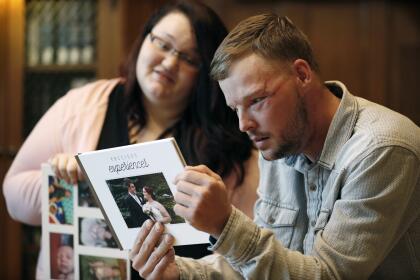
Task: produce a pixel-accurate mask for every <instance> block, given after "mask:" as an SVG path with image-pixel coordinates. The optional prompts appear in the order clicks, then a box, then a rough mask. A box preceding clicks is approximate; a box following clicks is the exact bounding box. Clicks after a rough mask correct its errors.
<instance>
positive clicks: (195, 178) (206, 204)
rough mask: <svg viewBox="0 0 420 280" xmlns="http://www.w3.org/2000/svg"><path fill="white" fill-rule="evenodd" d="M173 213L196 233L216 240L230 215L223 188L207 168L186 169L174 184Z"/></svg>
mask: <svg viewBox="0 0 420 280" xmlns="http://www.w3.org/2000/svg"><path fill="white" fill-rule="evenodd" d="M174 183H175V184H176V186H177V190H178V191H177V192H176V194H175V197H174V198H175V201H176V203H177V204H176V205H175V207H174V210H175V213H176V214H177V215H179V216H181V217H183V218H184V219H185V220H187V221H188V222H189V223H190V224H191V225H192V226H193V227H195V228H196V229H198V230H201V231H204V232H207V233H209V234H211V235H212V236H214V237H216V238H217V237H219V236H220V234H221V233H222V231H223V228H224V227H225V225H226V223H227V221H228V219H229V216H230V214H231V212H232V206H231V205H230V202H229V199H228V193H227V189H226V186H225V184H224V183H223V181H222V179H221V178H220V176H219V175H218V174H216V173H214V172H213V171H211V170H210V169H209V168H208V167H207V166H204V165H199V166H194V167H192V166H187V167H186V168H185V170H184V171H183V172H182V173H180V174H178V176H177V177H176V178H175V182H174Z"/></svg>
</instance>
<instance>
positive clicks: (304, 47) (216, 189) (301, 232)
mask: <svg viewBox="0 0 420 280" xmlns="http://www.w3.org/2000/svg"><path fill="white" fill-rule="evenodd" d="M212 76H213V78H215V79H217V80H218V81H219V84H220V86H221V88H222V90H223V93H224V95H225V98H226V103H227V105H228V106H229V107H231V108H232V109H233V110H235V111H236V112H237V115H238V118H239V127H240V129H241V130H242V131H244V132H246V133H247V134H248V135H249V137H250V138H251V139H252V140H253V141H254V143H255V146H256V147H257V148H258V149H259V150H260V152H261V157H260V172H261V173H260V174H261V180H260V186H259V196H260V198H259V200H258V201H257V203H256V207H255V219H254V223H253V222H252V221H250V220H249V219H248V218H247V217H246V216H245V215H244V214H242V213H241V212H239V211H238V210H237V209H235V208H234V207H232V206H231V205H229V203H228V202H227V194H226V188H225V186H224V184H223V182H222V180H221V179H220V177H219V176H218V175H217V174H215V173H214V172H213V171H211V170H209V169H208V168H207V167H205V166H196V167H187V168H186V169H185V171H184V172H183V173H181V174H179V175H178V176H177V178H176V180H175V183H176V185H177V190H178V192H177V193H176V195H175V200H176V202H177V204H176V206H175V208H174V209H175V211H176V213H177V214H178V215H180V216H182V217H184V218H185V219H186V220H188V221H189V222H190V223H191V225H193V226H194V227H196V228H197V229H199V230H203V231H206V232H208V233H210V234H211V236H212V237H211V242H212V246H211V249H212V250H213V251H215V252H217V253H218V254H219V255H218V256H213V260H212V261H211V262H209V261H208V260H199V261H194V260H187V259H183V258H176V259H175V257H174V254H173V249H172V248H171V244H172V242H173V238H172V237H171V236H165V238H163V239H162V240H163V242H161V241H159V238H160V236H161V234H162V232H163V226H162V225H160V224H159V223H157V224H154V225H153V223H152V222H150V221H148V222H146V223H145V225H144V226H143V227H142V229H141V231H140V233H139V235H138V239H137V241H136V243H135V244H134V246H133V250H132V253H131V256H132V258H133V266H134V267H135V268H136V269H137V270H138V271H139V273H140V275H142V276H143V277H146V278H147V279H154V278H158V277H159V278H163V279H179V278H181V279H236V278H238V279H240V278H247V279H367V278H375V279H378V278H379V279H383V278H386V279H418V278H420V259H419V257H420V207H419V206H420V181H419V173H420V129H419V127H417V126H416V125H415V124H414V123H412V122H411V121H410V120H409V119H407V118H405V117H404V116H402V115H400V114H398V113H396V112H393V111H391V110H389V109H387V108H384V107H382V106H380V105H377V104H374V103H372V102H369V101H367V100H364V99H362V98H358V97H355V96H353V95H352V94H350V92H349V91H348V90H347V88H346V87H345V85H344V84H342V83H341V82H338V81H332V82H326V83H324V82H322V80H321V78H320V74H319V69H318V65H317V63H316V60H315V58H314V56H313V53H312V49H311V47H310V44H309V42H308V40H307V38H306V36H305V35H304V34H303V33H302V32H301V31H300V30H299V29H297V28H296V27H295V26H294V25H293V23H292V22H291V21H290V20H289V19H287V18H285V17H279V16H276V15H273V14H266V15H260V16H255V17H251V18H249V19H246V20H244V21H243V22H241V23H240V24H239V25H238V26H237V27H236V28H235V29H234V30H232V31H231V32H230V34H229V35H228V36H227V37H226V39H225V40H224V41H223V43H222V44H221V45H220V47H219V48H218V50H217V52H216V54H215V57H214V59H213V62H212ZM155 247H156V249H155V250H154V248H155Z"/></svg>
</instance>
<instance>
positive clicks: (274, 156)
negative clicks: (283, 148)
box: [260, 151, 286, 161]
mask: <svg viewBox="0 0 420 280" xmlns="http://www.w3.org/2000/svg"><path fill="white" fill-rule="evenodd" d="M260 152H261V155H262V157H263V158H264V159H265V160H268V161H272V160H278V159H282V158H284V157H285V156H286V155H284V154H282V153H277V152H273V151H260Z"/></svg>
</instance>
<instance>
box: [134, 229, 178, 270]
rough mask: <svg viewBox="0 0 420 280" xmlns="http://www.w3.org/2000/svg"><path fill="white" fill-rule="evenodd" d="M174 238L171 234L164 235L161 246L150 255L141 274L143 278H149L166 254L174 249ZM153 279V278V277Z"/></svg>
mask: <svg viewBox="0 0 420 280" xmlns="http://www.w3.org/2000/svg"><path fill="white" fill-rule="evenodd" d="M173 243H174V238H173V237H172V236H171V235H169V234H164V235H162V238H161V240H160V243H159V246H158V247H156V248H155V250H154V251H153V252H152V254H151V255H150V257H149V259H148V260H147V262H146V264H145V265H144V266H143V268H142V269H141V271H139V272H140V276H141V277H147V276H148V275H149V274H151V273H152V272H153V271H154V269H155V267H156V265H157V264H158V263H159V262H160V261H161V260H162V258H163V257H164V256H165V255H166V253H167V252H168V251H169V250H170V249H171V248H172V245H173ZM152 278H153V277H152Z"/></svg>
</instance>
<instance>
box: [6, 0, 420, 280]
mask: <svg viewBox="0 0 420 280" xmlns="http://www.w3.org/2000/svg"><path fill="white" fill-rule="evenodd" d="M166 2H167V1H164V0H26V1H25V0H0V181H1V182H2V181H3V177H4V175H5V173H6V171H7V169H8V167H9V166H10V164H11V162H12V160H13V157H14V156H15V154H16V152H17V151H18V149H19V147H20V145H21V144H22V142H23V141H24V139H25V137H26V136H27V135H28V133H29V132H30V131H31V129H32V128H33V126H34V125H35V123H36V122H37V121H38V119H39V118H40V117H41V116H42V115H43V113H44V112H45V111H46V110H47V109H48V108H49V106H51V104H52V103H53V102H55V100H56V99H57V98H59V97H60V96H62V95H63V94H65V93H66V92H67V91H68V90H69V89H70V88H72V87H76V86H80V85H83V84H85V83H87V82H89V81H91V80H93V79H100V78H112V77H116V76H118V73H119V69H120V65H121V63H122V62H123V61H124V60H125V58H126V56H127V54H128V52H129V50H130V46H131V44H132V42H133V41H134V39H135V38H136V36H137V35H138V33H139V32H140V31H141V29H142V25H143V23H144V22H145V21H146V19H147V18H148V17H149V15H150V14H151V12H152V11H153V10H154V9H156V8H157V7H159V6H161V5H163V4H165V3H166ZM205 2H206V3H207V4H208V5H209V6H211V7H212V8H214V9H215V10H216V12H217V13H218V14H219V15H220V16H221V18H222V19H223V21H224V22H225V23H226V25H227V26H228V28H229V29H231V28H232V27H234V26H235V25H236V24H237V23H238V22H239V21H240V20H242V19H244V18H246V17H248V16H251V15H255V14H257V13H263V12H275V13H278V14H282V15H287V16H288V17H289V18H290V19H291V20H292V21H294V22H295V23H296V24H297V25H298V26H299V27H300V28H301V29H302V30H303V31H304V32H305V33H306V34H307V35H308V36H309V39H310V40H311V42H312V44H313V47H314V49H315V52H316V54H317V57H318V61H319V64H320V67H321V72H322V78H323V79H324V80H333V79H334V80H335V79H337V80H341V81H343V82H344V83H345V84H346V85H347V86H348V88H349V89H350V91H351V92H352V93H353V94H355V95H358V96H361V97H364V98H367V99H369V100H372V101H374V102H377V103H380V104H383V105H385V106H387V107H390V108H392V109H394V110H396V111H398V112H400V113H402V114H404V115H407V116H408V117H409V118H411V119H412V120H413V121H414V122H415V123H416V124H417V125H419V124H420V99H419V97H418V95H419V94H418V93H416V92H417V87H416V82H417V80H418V79H419V78H420V76H419V73H420V36H419V35H420V9H419V7H418V4H415V3H410V1H408V2H404V1H350V0H348V1H344V0H342V1H327V0H324V1H316V0H312V1H309V0H307V1H304V0H301V1H297V0H295V1H274V0H260V1H257V0H208V1H205ZM39 237H40V230H39V227H32V226H27V225H22V224H20V223H17V222H15V221H12V220H11V219H10V217H9V215H8V213H7V210H6V205H5V202H4V197H3V196H0V252H2V255H3V256H4V257H2V261H1V262H0V278H1V279H34V271H35V265H36V259H37V254H38V248H39Z"/></svg>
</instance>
